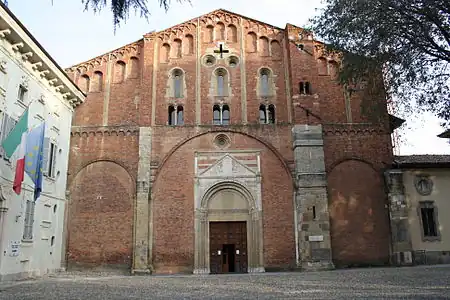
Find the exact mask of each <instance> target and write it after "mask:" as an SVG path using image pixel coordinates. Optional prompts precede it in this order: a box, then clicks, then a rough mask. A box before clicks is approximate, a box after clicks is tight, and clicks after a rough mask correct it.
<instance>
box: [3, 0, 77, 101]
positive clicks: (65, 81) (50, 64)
mask: <svg viewBox="0 0 450 300" xmlns="http://www.w3.org/2000/svg"><path fill="white" fill-rule="evenodd" d="M0 19H1V20H2V22H3V24H4V26H6V28H3V29H2V30H0V39H2V40H4V41H6V42H7V43H8V44H9V45H10V49H7V50H9V51H10V54H11V56H16V57H17V56H18V57H19V58H21V59H22V60H23V63H22V65H24V66H25V67H27V68H28V69H29V70H30V72H31V73H36V77H37V78H38V79H39V78H41V80H40V81H41V82H46V84H47V85H48V87H49V88H51V89H54V87H55V86H57V85H58V86H61V88H60V89H59V90H58V91H56V89H54V91H55V92H56V93H60V94H61V96H60V97H61V98H62V99H63V100H64V101H66V102H67V103H68V104H69V105H70V106H71V107H73V108H75V107H76V106H78V105H79V104H81V103H82V102H83V101H84V99H85V95H84V93H83V92H82V91H81V90H80V89H79V88H78V87H77V86H76V85H75V84H74V83H73V81H72V80H70V79H69V77H68V76H67V74H66V73H65V72H64V71H63V70H62V69H61V67H60V66H59V65H58V64H57V63H56V62H55V61H54V60H53V58H52V57H51V56H50V55H49V54H48V53H47V52H46V51H45V49H43V48H42V46H41V45H40V44H39V43H38V41H37V40H36V39H35V38H34V37H33V36H32V35H31V33H30V32H28V30H27V29H26V28H25V26H24V25H23V24H22V23H20V21H19V20H18V19H17V18H16V16H15V15H14V14H13V13H12V12H11V11H10V10H9V9H8V8H7V7H6V6H5V5H4V4H3V3H2V2H0ZM42 79H43V80H42Z"/></svg>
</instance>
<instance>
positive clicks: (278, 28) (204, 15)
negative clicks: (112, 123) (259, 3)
mask: <svg viewBox="0 0 450 300" xmlns="http://www.w3.org/2000/svg"><path fill="white" fill-rule="evenodd" d="M222 13H223V14H228V15H231V16H234V17H238V18H243V19H246V20H249V21H252V22H255V23H258V24H260V25H264V26H268V27H271V28H273V29H275V30H278V31H280V32H282V31H284V29H283V28H280V27H277V26H274V25H271V24H268V23H265V22H262V21H258V20H255V19H252V18H249V17H246V16H243V15H240V14H237V13H234V12H231V11H228V10H226V9H222V8H220V9H216V10H213V11H211V12H209V13H206V14H203V15H201V16H198V17H196V18H193V19H190V20H187V21H184V22H182V23H179V24H175V25H173V26H170V27H168V28H165V29H162V30H159V31H150V32H148V33H146V34H144V35H143V36H145V37H150V36H158V35H161V34H163V33H164V32H167V31H171V30H172V29H174V28H177V27H184V26H188V25H189V24H197V20H199V19H202V18H208V17H212V16H214V15H217V14H222ZM142 40H143V38H141V39H138V40H136V41H135V42H132V43H129V44H127V45H124V46H121V47H119V48H117V49H114V50H111V51H108V52H106V53H104V54H101V55H98V56H96V57H94V58H92V59H89V60H87V61H84V62H80V63H77V64H74V65H72V66H70V67H67V68H66V71H70V69H72V68H75V67H77V66H80V65H83V64H88V63H89V62H92V61H95V60H101V58H102V57H104V56H105V55H108V54H113V53H115V52H119V51H120V50H121V49H123V48H125V47H130V46H133V45H136V44H137V43H139V42H141V41H142Z"/></svg>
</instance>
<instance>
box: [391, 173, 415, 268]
mask: <svg viewBox="0 0 450 300" xmlns="http://www.w3.org/2000/svg"><path fill="white" fill-rule="evenodd" d="M385 178H386V183H387V186H388V190H389V192H388V199H389V218H390V223H391V242H392V245H391V248H392V257H391V260H392V263H394V264H397V265H411V264H412V243H411V234H410V232H409V225H408V205H407V203H406V198H405V194H404V186H403V172H402V171H401V170H388V171H387V172H386V173H385Z"/></svg>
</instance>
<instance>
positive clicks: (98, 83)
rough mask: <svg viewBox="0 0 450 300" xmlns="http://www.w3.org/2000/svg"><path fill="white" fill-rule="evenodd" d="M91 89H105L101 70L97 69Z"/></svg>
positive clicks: (97, 90) (98, 90)
mask: <svg viewBox="0 0 450 300" xmlns="http://www.w3.org/2000/svg"><path fill="white" fill-rule="evenodd" d="M90 89H91V91H92V92H101V91H102V90H103V73H102V72H100V71H95V72H94V76H93V80H92V85H91V88H90Z"/></svg>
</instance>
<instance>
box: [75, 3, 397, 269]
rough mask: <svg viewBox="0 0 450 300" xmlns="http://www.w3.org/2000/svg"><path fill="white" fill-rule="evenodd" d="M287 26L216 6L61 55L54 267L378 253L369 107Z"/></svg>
mask: <svg viewBox="0 0 450 300" xmlns="http://www.w3.org/2000/svg"><path fill="white" fill-rule="evenodd" d="M337 68H338V58H336V57H332V56H328V55H325V54H324V51H323V50H322V44H321V43H319V42H317V41H315V40H314V39H313V37H312V35H311V34H310V33H309V32H307V31H304V30H303V29H301V28H298V27H295V26H293V25H290V24H287V25H286V27H285V28H284V29H282V28H278V27H275V26H271V25H268V24H265V23H263V22H259V21H256V20H252V19H249V18H246V17H244V16H240V15H237V14H234V13H232V12H228V11H225V10H216V11H213V12H211V13H209V14H206V15H203V16H201V17H198V18H196V19H192V20H189V21H187V22H185V23H182V24H179V25H176V26H174V27H172V28H169V29H166V30H163V31H160V32H151V33H148V34H145V35H144V36H143V38H142V39H140V40H139V41H136V42H134V43H132V44H129V45H126V46H123V47H121V48H119V49H117V50H114V51H112V52H110V53H107V54H104V55H101V56H99V57H96V58H94V59H92V60H89V61H87V62H84V63H81V64H78V65H76V66H73V67H71V68H69V69H67V70H66V71H67V73H68V74H69V76H71V78H72V79H73V80H74V81H75V82H76V83H77V85H78V86H79V87H80V88H81V89H83V90H84V91H86V93H87V95H88V96H87V98H86V101H85V103H83V104H82V105H81V106H80V107H79V108H77V110H76V112H75V116H74V122H73V128H72V137H71V152H70V163H69V175H68V176H69V177H68V180H69V185H70V190H69V193H68V195H69V198H70V202H69V203H70V204H69V208H68V212H67V219H68V225H67V236H66V239H67V243H66V245H67V246H66V247H67V249H66V252H67V264H68V267H69V268H70V267H113V268H127V269H131V270H132V272H144V273H145V272H153V273H180V272H186V273H196V274H204V273H222V272H263V271H270V270H288V269H295V268H304V269H307V268H323V267H325V268H328V267H333V266H347V265H361V264H386V263H388V262H389V256H390V233H389V212H388V209H387V195H386V191H385V184H384V181H383V171H384V170H385V168H387V167H389V166H390V165H391V163H392V159H393V154H392V146H391V138H390V135H391V130H390V127H389V115H388V113H387V110H386V102H385V99H386V97H385V96H384V93H383V90H382V89H379V91H378V94H376V95H373V94H372V95H373V96H374V97H375V98H376V99H377V101H378V102H379V104H380V105H381V107H382V108H383V110H382V111H383V113H382V118H379V119H378V121H376V122H373V121H370V120H369V119H368V118H366V117H364V114H363V113H362V112H361V94H362V93H361V92H358V91H354V92H353V93H351V94H350V93H348V91H344V89H343V87H342V86H341V85H338V84H337V83H336V81H335V76H334V75H335V73H336V70H337Z"/></svg>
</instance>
